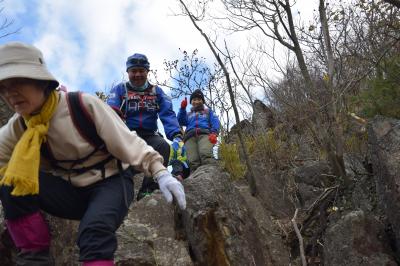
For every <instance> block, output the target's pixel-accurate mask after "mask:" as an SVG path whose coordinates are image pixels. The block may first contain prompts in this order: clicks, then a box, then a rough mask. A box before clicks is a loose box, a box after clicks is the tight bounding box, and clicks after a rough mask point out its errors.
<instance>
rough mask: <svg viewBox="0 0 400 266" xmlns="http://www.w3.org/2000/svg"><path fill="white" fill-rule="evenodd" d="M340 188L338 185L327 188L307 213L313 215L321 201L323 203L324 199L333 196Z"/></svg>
mask: <svg viewBox="0 0 400 266" xmlns="http://www.w3.org/2000/svg"><path fill="white" fill-rule="evenodd" d="M338 187H339V186H338V185H337V186H333V187H328V188H325V190H324V192H322V193H321V194H320V195H319V197H318V199H317V200H316V201H314V202H313V204H311V205H310V207H308V209H307V212H308V213H312V212H313V210H314V208H315V207H316V206H317V205H318V204H319V203H320V202H321V201H323V200H324V199H326V198H327V197H328V196H329V195H330V194H331V192H332V191H334V190H335V189H337V188H338Z"/></svg>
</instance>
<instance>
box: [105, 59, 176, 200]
mask: <svg viewBox="0 0 400 266" xmlns="http://www.w3.org/2000/svg"><path fill="white" fill-rule="evenodd" d="M149 70H150V63H149V61H148V59H147V57H146V56H145V55H143V54H138V53H135V54H134V55H131V56H129V57H128V59H127V61H126V72H127V73H128V77H129V81H128V82H121V83H119V84H118V85H116V86H115V87H113V88H112V89H111V92H110V95H109V98H108V100H107V103H108V104H109V105H110V106H111V107H112V108H113V109H114V110H115V111H116V112H117V113H119V114H120V116H121V117H122V118H123V119H124V120H125V123H126V125H127V126H128V127H129V129H130V130H134V131H136V133H137V134H138V135H139V136H140V137H141V138H143V139H144V140H145V141H146V142H147V144H148V145H150V146H152V147H153V148H154V149H155V150H156V151H158V152H159V153H160V154H161V156H163V158H164V165H165V166H167V165H168V159H169V154H170V145H169V144H168V143H167V142H166V140H165V139H164V138H163V137H162V136H161V135H160V134H159V133H158V126H157V119H158V118H160V120H161V122H162V124H163V126H164V131H165V134H166V137H167V138H168V139H169V140H171V141H173V142H174V143H176V144H175V145H173V147H179V146H180V145H178V143H179V142H182V134H181V129H180V127H179V123H178V120H177V118H176V114H175V112H174V110H173V109H172V102H171V99H170V97H168V96H167V95H166V94H165V93H164V91H163V90H162V89H161V88H160V87H159V86H156V85H152V84H150V83H149V82H148V80H147V75H148V73H149ZM155 189H158V185H157V183H156V182H154V181H153V178H152V177H144V179H143V183H142V187H141V188H140V190H139V193H138V196H137V199H138V200H140V199H141V198H143V197H144V196H145V195H146V194H149V193H151V192H153V191H154V190H155Z"/></svg>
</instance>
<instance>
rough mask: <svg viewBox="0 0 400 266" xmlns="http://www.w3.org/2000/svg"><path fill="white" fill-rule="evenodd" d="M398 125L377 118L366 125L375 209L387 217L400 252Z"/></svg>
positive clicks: (386, 119)
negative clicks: (381, 211)
mask: <svg viewBox="0 0 400 266" xmlns="http://www.w3.org/2000/svg"><path fill="white" fill-rule="evenodd" d="M399 136H400V121H399V120H395V119H389V118H384V117H380V116H378V117H376V118H375V119H374V120H373V121H371V122H370V123H369V125H368V142H369V157H370V161H371V164H372V170H373V174H374V177H375V183H376V189H377V195H378V206H379V207H380V208H382V209H383V210H384V212H385V214H386V216H387V220H388V223H389V226H390V227H391V229H392V230H393V232H394V236H395V242H396V246H397V252H400V211H399V210H400V189H399V187H400V175H399V173H400V137H399Z"/></svg>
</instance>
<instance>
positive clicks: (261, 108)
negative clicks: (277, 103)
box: [252, 100, 276, 132]
mask: <svg viewBox="0 0 400 266" xmlns="http://www.w3.org/2000/svg"><path fill="white" fill-rule="evenodd" d="M253 106H254V112H253V116H252V124H253V127H254V128H256V129H257V130H259V131H262V132H266V131H267V130H268V128H273V127H275V125H276V121H275V118H274V113H273V112H272V110H271V109H270V108H269V107H268V106H266V105H265V104H264V103H263V102H262V101H260V100H255V101H254V104H253Z"/></svg>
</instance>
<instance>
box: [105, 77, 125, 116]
mask: <svg viewBox="0 0 400 266" xmlns="http://www.w3.org/2000/svg"><path fill="white" fill-rule="evenodd" d="M123 90H124V85H123V84H122V83H120V84H118V85H116V86H114V87H113V88H112V89H111V91H110V94H109V95H108V99H107V104H108V105H110V106H111V107H112V108H113V109H116V110H119V109H120V107H121V96H122V95H121V94H122V93H123Z"/></svg>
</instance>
